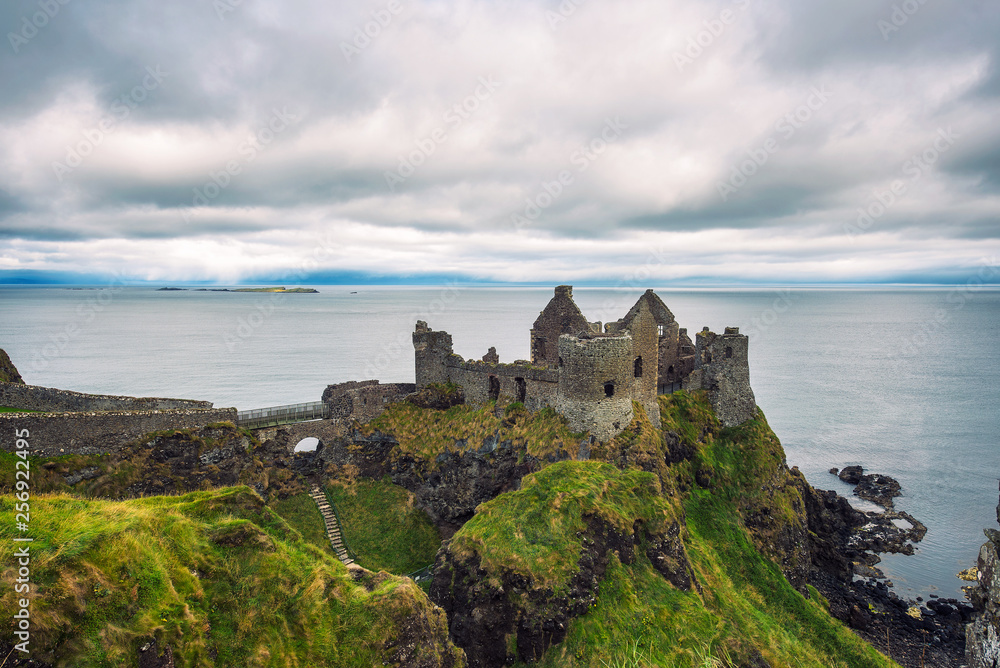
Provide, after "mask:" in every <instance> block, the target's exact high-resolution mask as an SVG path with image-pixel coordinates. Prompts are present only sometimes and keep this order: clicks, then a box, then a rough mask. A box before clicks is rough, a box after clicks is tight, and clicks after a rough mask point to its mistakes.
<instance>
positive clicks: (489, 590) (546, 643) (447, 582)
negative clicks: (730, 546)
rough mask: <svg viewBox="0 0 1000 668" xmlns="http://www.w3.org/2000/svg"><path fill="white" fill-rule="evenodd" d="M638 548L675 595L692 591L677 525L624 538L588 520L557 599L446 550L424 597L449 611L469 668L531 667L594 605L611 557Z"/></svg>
mask: <svg viewBox="0 0 1000 668" xmlns="http://www.w3.org/2000/svg"><path fill="white" fill-rule="evenodd" d="M642 544H645V545H647V548H646V553H647V555H649V557H650V560H651V561H652V563H653V564H654V566H655V567H656V568H657V570H658V571H659V572H660V573H661V574H663V575H664V577H666V578H667V579H668V580H669V581H670V582H671V583H673V584H674V585H675V586H677V587H678V588H680V589H690V587H691V585H692V583H693V582H694V579H693V576H692V574H691V568H690V565H689V564H688V561H687V556H686V554H685V552H684V545H683V543H682V542H681V539H680V527H679V525H676V524H674V525H672V526H670V527H668V529H667V531H666V532H664V533H663V534H662V535H656V536H651V535H649V533H648V532H646V530H645V528H644V527H643V526H642V523H640V522H637V523H636V525H635V527H634V533H633V534H631V535H630V534H628V533H623V532H620V531H618V530H617V529H615V528H614V527H613V526H611V525H610V524H608V523H607V522H604V521H602V520H600V519H597V518H594V517H591V518H589V520H588V522H587V530H586V532H585V535H584V537H583V551H582V553H581V554H580V557H579V560H578V562H577V566H578V571H577V572H576V574H575V575H574V576H573V577H572V578H571V579H570V582H569V584H568V586H567V587H565V588H564V589H561V590H560V591H559V592H558V593H557V592H554V591H553V590H552V589H551V588H547V587H544V586H540V585H539V584H538V583H537V582H535V581H534V580H533V579H532V578H531V577H530V576H526V575H523V574H521V573H517V572H514V571H511V570H506V569H504V570H502V571H501V572H490V571H487V570H486V569H484V568H483V567H482V565H481V563H480V560H479V557H478V555H476V554H472V555H471V556H463V555H457V554H454V553H453V552H452V551H451V550H450V549H449V546H448V545H447V544H446V545H445V546H444V547H442V548H441V550H440V551H439V552H438V557H437V562H436V564H435V567H434V580H433V581H432V582H431V588H430V598H431V600H432V601H434V602H435V603H436V604H438V605H439V606H441V607H442V608H444V610H445V612H447V613H448V620H449V624H450V626H451V638H452V641H453V642H454V643H455V644H456V645H457V646H459V647H461V648H463V649H464V650H465V653H466V656H467V658H468V661H469V666H470V667H473V668H493V667H496V666H504V665H509V664H510V663H513V662H514V661H515V660H516V661H523V662H530V661H535V660H538V659H540V658H541V657H542V655H543V654H544V653H545V651H546V650H547V649H548V648H549V647H551V646H553V645H556V644H558V643H560V642H562V641H563V639H564V638H565V637H566V632H567V630H568V626H569V622H570V621H571V620H572V619H573V618H574V617H577V616H579V615H582V614H583V613H585V612H586V611H587V609H588V608H589V607H590V606H591V605H593V604H594V603H595V602H596V601H597V592H598V588H599V586H600V583H601V580H602V579H603V577H604V573H605V571H606V570H607V567H608V564H609V562H610V560H611V557H612V555H614V556H615V557H617V558H618V559H619V560H620V561H621V562H622V563H623V564H631V563H633V562H634V560H635V555H636V548H637V547H638V546H639V545H642Z"/></svg>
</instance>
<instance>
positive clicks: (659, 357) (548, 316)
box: [413, 285, 757, 440]
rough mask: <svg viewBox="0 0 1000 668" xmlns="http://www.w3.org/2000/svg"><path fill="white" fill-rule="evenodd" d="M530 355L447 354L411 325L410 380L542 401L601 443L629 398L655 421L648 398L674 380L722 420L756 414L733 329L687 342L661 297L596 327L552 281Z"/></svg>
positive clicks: (626, 418) (447, 343)
mask: <svg viewBox="0 0 1000 668" xmlns="http://www.w3.org/2000/svg"><path fill="white" fill-rule="evenodd" d="M530 336H531V362H527V361H524V360H520V361H516V362H514V363H513V364H501V363H500V362H499V360H498V359H497V355H496V349H495V348H490V350H489V352H488V353H487V354H486V355H484V356H483V359H482V360H476V361H473V360H465V359H463V358H462V357H461V356H459V355H456V354H455V353H454V350H453V348H452V338H451V335H450V334H448V333H447V332H441V331H438V332H436V331H434V330H432V329H431V328H430V327H428V326H427V323H426V322H424V321H418V322H417V325H416V328H415V330H414V332H413V347H414V358H415V365H416V381H417V382H416V386H417V388H418V389H421V388H424V387H426V386H427V385H429V384H431V383H448V382H451V383H455V384H456V385H459V386H461V387H462V389H463V391H464V393H465V398H466V401H467V402H469V403H471V404H482V403H485V402H487V401H490V400H496V399H498V398H499V397H500V396H504V397H506V398H509V399H513V400H515V401H520V402H522V403H524V405H525V407H527V408H528V409H529V410H538V409H540V408H542V407H544V406H552V407H553V408H555V409H556V410H558V411H559V412H561V413H562V414H563V415H565V416H566V417H567V419H568V420H569V423H570V427H571V428H573V429H577V430H580V431H583V430H587V431H589V432H590V433H591V434H592V435H593V436H595V437H596V438H598V439H600V440H608V439H610V438H612V437H614V436H615V435H616V434H617V433H618V432H619V431H621V430H622V429H623V428H624V427H625V426H627V425H628V424H629V423H630V422H631V420H632V418H633V409H632V404H633V402H636V403H638V404H639V405H641V406H642V407H643V408H644V409H645V411H646V413H647V415H648V416H649V418H650V419H651V420H652V421H653V422H654V423H655V424H657V425H658V424H659V410H658V408H657V401H656V396H657V395H658V394H663V393H668V392H672V391H674V390H676V389H680V388H681V387H682V386H683V387H684V389H687V390H699V389H704V390H707V391H708V393H709V399H710V400H711V402H712V406H713V408H714V409H715V411H716V414H717V415H718V417H719V420H720V421H721V422H722V424H723V425H724V426H727V427H729V426H735V425H738V424H742V423H743V422H745V421H747V420H749V419H750V418H752V417H753V416H754V415H755V414H756V411H757V406H756V403H755V399H754V395H753V390H751V388H750V371H749V362H748V357H747V350H748V340H747V337H746V336H745V335H741V334H740V333H739V329H738V328H735V327H727V328H726V330H725V333H724V334H723V335H722V336H717V335H715V334H713V333H712V332H709V331H708V328H705V330H704V331H703V332H701V333H699V335H698V344H697V345H695V344H693V343H692V342H691V339H690V338H689V337H688V336H687V330H685V329H682V328H680V327H679V326H678V324H677V322H676V320H674V316H673V314H672V313H671V312H670V310H669V309H668V308H667V307H666V305H665V304H664V303H663V301H662V300H661V299H660V298H659V297H658V296H657V295H656V294H655V293H654V292H653V291H652V290H647V291H646V292H645V293H644V294H643V295H642V296H641V297H640V298H639V300H638V301H637V302H636V303H635V305H634V306H633V307H632V309H630V310H629V312H628V313H627V314H626V316H625V317H624V318H622V319H621V320H618V321H616V322H613V323H608V324H607V325H605V326H604V331H603V332H602V331H601V323H600V322H589V321H588V320H587V319H586V317H585V316H584V315H583V313H582V312H581V311H580V309H579V308H578V307H577V305H576V303H575V302H574V301H573V288H572V287H571V286H568V285H561V286H559V287H557V288H556V289H555V294H554V296H553V297H552V299H551V300H550V301H549V303H548V305H547V306H546V307H545V309H543V310H542V312H541V313H540V314H539V316H538V318H537V319H536V320H535V323H534V326H533V327H532V329H531V333H530Z"/></svg>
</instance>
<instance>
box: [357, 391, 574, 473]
mask: <svg viewBox="0 0 1000 668" xmlns="http://www.w3.org/2000/svg"><path fill="white" fill-rule="evenodd" d="M493 413H494V403H493V402H490V403H487V404H486V406H485V407H483V408H475V407H472V406H467V405H464V404H463V405H459V406H453V407H452V408H449V409H447V410H444V411H435V410H426V409H423V408H418V407H417V406H414V405H413V404H411V403H408V402H405V401H404V402H400V403H398V404H392V405H390V406H389V407H388V409H387V410H386V411H385V412H384V413H383V414H382V415H381V416H379V417H378V418H376V419H375V420H374V421H372V422H371V423H369V424H368V425H365V426H364V427H363V428H362V430H363V431H364V432H366V433H369V434H370V433H372V432H374V431H376V430H378V431H381V432H384V433H387V434H392V435H394V436H395V437H396V439H397V440H398V441H399V453H401V454H406V455H412V456H414V457H420V458H422V459H424V460H426V461H428V462H431V463H433V462H434V459H435V458H436V457H437V456H438V455H439V454H441V453H443V452H448V451H450V450H452V449H454V447H455V441H456V440H461V439H465V440H466V441H467V447H469V448H471V449H477V448H479V447H480V445H481V444H482V442H483V439H485V438H487V437H491V436H493V435H497V437H498V438H499V440H500V441H505V440H510V441H511V442H512V444H513V445H514V447H524V448H526V450H527V452H528V453H529V454H531V455H533V456H535V457H538V458H539V459H541V458H543V457H545V456H546V455H549V454H553V453H557V452H559V451H560V450H566V451H567V452H568V453H569V454H570V455H575V453H576V452H577V450H578V445H579V443H580V440H581V438H583V436H584V435H583V434H576V433H573V432H572V431H570V429H569V427H567V426H566V419H565V418H564V417H563V416H561V415H559V413H557V412H555V411H554V410H553V409H551V408H543V409H542V410H540V411H538V412H536V413H529V412H528V411H526V410H525V409H524V406H522V405H521V404H520V403H512V404H508V405H507V406H506V407H505V409H504V417H503V418H502V419H501V418H498V417H496V416H495V415H494V414H493Z"/></svg>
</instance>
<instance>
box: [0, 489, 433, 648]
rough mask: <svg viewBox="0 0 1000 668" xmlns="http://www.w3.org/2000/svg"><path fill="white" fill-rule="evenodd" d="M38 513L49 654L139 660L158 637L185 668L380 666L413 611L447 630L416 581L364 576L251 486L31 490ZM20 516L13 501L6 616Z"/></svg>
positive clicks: (40, 617) (5, 501)
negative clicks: (130, 492)
mask: <svg viewBox="0 0 1000 668" xmlns="http://www.w3.org/2000/svg"><path fill="white" fill-rule="evenodd" d="M31 511H32V512H31V536H32V537H33V538H34V542H33V543H31V555H32V561H31V579H32V582H33V583H35V584H37V586H38V590H37V593H36V594H35V597H34V601H33V602H32V608H31V609H32V617H31V624H32V635H31V643H32V644H31V647H32V658H34V659H36V660H40V661H43V662H48V663H53V664H55V665H59V666H69V667H75V666H88V667H89V666H101V667H103V666H108V667H112V666H114V667H117V666H128V665H135V661H136V658H135V657H136V655H137V649H138V647H139V646H140V645H141V643H142V642H144V639H148V638H151V637H155V638H156V639H157V640H158V642H159V646H160V647H161V648H162V647H163V646H164V645H170V646H171V648H172V649H173V651H174V656H175V659H176V660H177V665H178V666H188V667H190V666H215V665H227V666H305V665H309V666H358V667H364V668H368V667H369V666H372V665H383V662H384V661H387V660H389V659H390V656H391V652H390V650H387V649H386V646H387V641H391V640H392V639H393V638H395V637H397V636H398V633H399V631H400V629H401V628H403V627H405V626H407V624H409V623H410V622H407V621H406V620H408V619H410V618H412V617H413V616H415V615H416V616H419V617H420V618H421V620H422V621H421V622H420V623H421V624H424V625H425V626H426V627H427V628H428V629H429V630H430V631H434V632H435V633H438V634H440V632H441V630H442V628H443V626H442V624H443V621H442V620H441V616H440V615H439V614H438V613H434V612H432V611H431V610H430V608H429V606H428V603H427V601H426V598H425V597H424V595H423V593H422V592H421V591H420V590H419V588H417V587H416V585H414V584H413V583H412V581H410V580H407V579H404V578H396V577H393V576H389V575H386V576H384V577H382V578H379V579H378V580H377V581H372V582H370V583H369V588H370V589H367V588H365V587H362V586H360V585H358V584H355V583H354V582H353V580H352V578H351V577H350V576H349V575H348V574H347V572H346V569H345V567H344V566H343V565H342V564H340V562H338V561H337V560H336V559H335V558H333V557H331V556H329V555H328V554H326V553H324V552H322V551H320V550H319V549H317V548H315V547H314V546H313V545H311V544H309V543H308V542H306V541H304V540H303V539H302V537H301V536H300V534H299V533H298V532H297V531H296V530H295V529H294V528H293V527H291V526H290V525H289V524H288V523H287V522H285V521H284V520H283V519H282V518H281V517H280V516H279V515H278V513H276V512H275V511H273V510H272V509H270V508H268V507H266V506H265V505H264V504H263V502H262V501H261V499H260V497H258V496H257V495H256V494H255V493H254V492H252V491H251V490H250V489H249V488H246V487H235V488H228V489H222V490H216V491H209V492H194V493H191V494H187V495H185V496H180V497H148V498H144V499H136V500H132V501H124V502H111V501H96V500H81V499H76V498H71V497H68V496H64V495H53V496H33V497H32V499H31ZM13 524H14V502H13V499H12V498H10V497H6V496H5V497H2V498H0V545H2V546H3V547H2V552H0V559H2V563H4V564H5V566H4V568H5V571H4V572H3V575H2V578H3V580H4V586H3V587H2V588H0V592H2V593H0V616H2V617H3V618H5V619H8V620H9V619H11V616H12V615H13V613H14V612H15V610H16V609H17V606H16V601H15V598H16V595H15V593H14V591H13V587H12V585H13V580H14V578H15V575H14V571H13V570H12V569H10V568H8V567H7V565H9V564H10V563H12V556H11V552H12V548H11V547H10V546H11V545H13V543H12V541H11V538H12V537H13V536H12V534H13V531H12V527H13ZM448 651H450V650H448Z"/></svg>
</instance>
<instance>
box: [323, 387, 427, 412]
mask: <svg viewBox="0 0 1000 668" xmlns="http://www.w3.org/2000/svg"><path fill="white" fill-rule="evenodd" d="M416 390H417V386H416V385H415V384H413V383H387V384H385V385H382V384H381V383H379V381H377V380H362V381H355V380H352V381H348V382H346V383H340V384H337V385H329V386H328V387H327V388H326V389H325V390H324V391H323V397H322V398H321V399H320V401H322V402H323V403H325V404H327V405H328V406H329V407H330V417H331V418H333V419H336V420H357V421H359V422H370V421H371V420H374V419H375V418H377V417H378V416H379V415H381V414H382V411H383V410H385V407H386V405H387V404H391V403H393V402H396V401H402V400H403V399H405V398H406V395H408V394H412V393H413V392H416Z"/></svg>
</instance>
